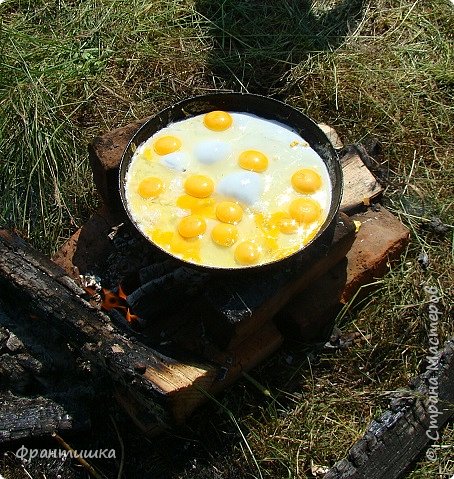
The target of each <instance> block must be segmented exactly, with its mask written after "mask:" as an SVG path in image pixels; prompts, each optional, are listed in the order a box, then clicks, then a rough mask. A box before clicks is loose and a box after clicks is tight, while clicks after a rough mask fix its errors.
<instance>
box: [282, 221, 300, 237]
mask: <svg viewBox="0 0 454 479" xmlns="http://www.w3.org/2000/svg"><path fill="white" fill-rule="evenodd" d="M297 230H298V223H297V222H296V221H295V220H294V219H293V218H290V217H288V218H282V219H281V220H280V221H279V231H280V232H281V233H284V234H286V235H291V234H293V233H296V232H297Z"/></svg>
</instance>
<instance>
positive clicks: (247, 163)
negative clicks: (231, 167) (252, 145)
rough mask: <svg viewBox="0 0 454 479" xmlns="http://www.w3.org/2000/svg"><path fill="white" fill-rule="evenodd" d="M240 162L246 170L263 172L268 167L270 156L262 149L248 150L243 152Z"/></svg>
mask: <svg viewBox="0 0 454 479" xmlns="http://www.w3.org/2000/svg"><path fill="white" fill-rule="evenodd" d="M238 164H239V165H240V166H241V168H243V169H245V170H249V171H255V172H256V173H262V172H263V171H265V170H266V169H267V168H268V158H267V156H266V155H264V154H263V153H262V152H260V151H257V150H246V151H243V152H242V153H241V155H240V157H239V159H238Z"/></svg>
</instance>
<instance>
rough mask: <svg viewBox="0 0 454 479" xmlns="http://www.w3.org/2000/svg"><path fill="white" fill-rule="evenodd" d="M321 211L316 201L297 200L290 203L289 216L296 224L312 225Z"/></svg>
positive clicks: (309, 199)
mask: <svg viewBox="0 0 454 479" xmlns="http://www.w3.org/2000/svg"><path fill="white" fill-rule="evenodd" d="M321 212H322V209H321V207H320V205H319V204H318V203H317V201H315V200H313V199H311V198H297V199H296V200H293V201H292V202H291V203H290V206H289V213H290V216H291V217H292V218H293V219H294V220H295V221H297V222H298V223H306V224H310V223H313V222H314V221H315V220H317V219H318V218H319V217H320V214H321Z"/></svg>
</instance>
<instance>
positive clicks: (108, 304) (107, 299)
mask: <svg viewBox="0 0 454 479" xmlns="http://www.w3.org/2000/svg"><path fill="white" fill-rule="evenodd" d="M126 297H127V294H126V293H125V292H124V290H123V288H122V287H121V286H118V292H117V293H114V292H113V291H110V290H109V289H106V288H102V303H101V307H102V308H103V309H104V310H105V311H110V310H111V309H116V310H118V311H120V312H121V313H122V314H123V316H124V317H125V319H126V321H127V322H128V323H129V324H134V323H135V322H136V321H138V320H139V319H140V318H139V316H137V315H136V314H133V313H131V311H130V310H129V308H128V307H127V304H128V303H127V302H126Z"/></svg>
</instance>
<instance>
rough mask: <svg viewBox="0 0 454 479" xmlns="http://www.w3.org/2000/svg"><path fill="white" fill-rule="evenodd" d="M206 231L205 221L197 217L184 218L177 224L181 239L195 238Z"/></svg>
mask: <svg viewBox="0 0 454 479" xmlns="http://www.w3.org/2000/svg"><path fill="white" fill-rule="evenodd" d="M206 229H207V224H206V222H205V220H204V219H203V218H202V217H201V216H199V215H189V216H185V217H184V218H182V219H181V220H180V222H179V223H178V233H180V235H181V236H183V238H195V237H197V236H200V235H203V233H205V231H206Z"/></svg>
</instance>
